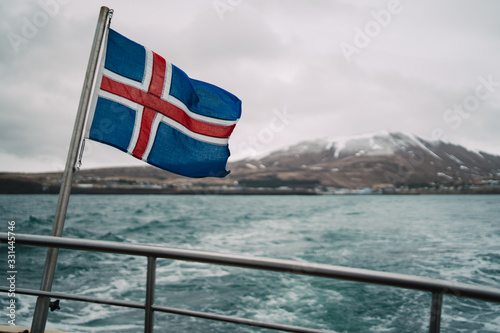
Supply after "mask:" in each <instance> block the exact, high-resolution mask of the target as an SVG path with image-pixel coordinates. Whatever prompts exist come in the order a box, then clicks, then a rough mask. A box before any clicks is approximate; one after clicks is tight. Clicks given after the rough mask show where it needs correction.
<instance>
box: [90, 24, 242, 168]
mask: <svg viewBox="0 0 500 333" xmlns="http://www.w3.org/2000/svg"><path fill="white" fill-rule="evenodd" d="M103 59H104V61H101V67H100V70H99V73H98V76H97V79H96V90H97V91H95V92H94V97H93V100H92V106H91V108H90V112H89V118H88V122H87V129H86V132H85V137H86V138H89V139H92V140H94V141H98V142H102V143H104V144H107V145H110V146H113V147H115V148H118V149H120V150H122V151H124V152H126V153H128V154H130V155H132V156H134V157H136V158H138V159H141V160H143V161H145V162H147V163H149V164H152V165H154V166H157V167H159V168H161V169H165V170H168V171H170V172H174V173H177V174H180V175H183V176H187V177H224V176H226V175H227V174H228V173H229V172H228V171H226V164H227V159H228V158H229V147H228V140H229V136H230V134H231V133H232V131H233V129H234V127H235V126H236V122H237V120H238V119H239V118H240V116H241V101H240V100H239V99H238V98H237V97H236V96H234V95H233V94H231V93H229V92H227V91H226V90H224V89H221V88H219V87H216V86H214V85H212V84H209V83H205V82H202V81H198V80H194V79H191V78H189V77H188V76H187V75H186V73H184V72H183V71H182V70H180V69H179V68H178V67H176V66H174V65H173V64H171V63H169V62H167V61H166V60H165V59H164V58H162V57H161V56H159V55H158V54H156V53H154V52H152V51H151V50H149V49H147V48H145V47H144V46H142V45H140V44H138V43H136V42H134V41H132V40H130V39H128V38H126V37H124V36H122V35H120V34H119V33H117V32H115V31H114V30H111V29H110V30H109V33H108V36H107V43H106V47H105V49H104V52H103Z"/></svg>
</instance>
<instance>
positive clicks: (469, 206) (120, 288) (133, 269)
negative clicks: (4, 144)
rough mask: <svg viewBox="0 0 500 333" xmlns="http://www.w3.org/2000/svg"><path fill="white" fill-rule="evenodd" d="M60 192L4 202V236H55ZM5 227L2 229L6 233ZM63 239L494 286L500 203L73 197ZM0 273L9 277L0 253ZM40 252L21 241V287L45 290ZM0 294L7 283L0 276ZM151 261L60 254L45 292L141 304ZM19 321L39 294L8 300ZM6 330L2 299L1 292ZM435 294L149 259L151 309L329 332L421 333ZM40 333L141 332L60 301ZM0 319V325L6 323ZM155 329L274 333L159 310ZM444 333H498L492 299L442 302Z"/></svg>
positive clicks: (99, 310) (27, 317)
mask: <svg viewBox="0 0 500 333" xmlns="http://www.w3.org/2000/svg"><path fill="white" fill-rule="evenodd" d="M56 202H57V196H53V195H1V196H0V218H1V222H0V228H3V230H0V231H1V232H7V231H8V229H7V228H8V224H7V222H8V221H16V229H15V231H16V233H18V234H37V235H50V233H51V228H52V221H53V218H54V213H55V206H56ZM1 226H3V227H1ZM63 236H65V237H74V238H84V239H94V240H107V241H115V242H123V243H144V244H154V245H162V246H169V247H179V248H184V249H197V250H207V251H217V252H222V253H233V254H242V255H251V256H259V257H267V258H278V259H291V260H300V261H308V262H314V263H323V264H331V265H340V266H348V267H356V268H365V269H374V270H380V271H385V272H395V273H402V274H411V275H417V276H423V277H430V278H438V279H445V280H449V281H457V282H463V283H471V284H478V285H483V286H492V287H496V288H500V196H498V195H488V196H482V195H408V196H403V195H369V196H361V195H359V196H292V195H291V196H236V195H234V196H222V195H221V196H216V195H193V196H191V195H180V196H174V195H73V196H71V199H70V205H69V209H68V214H67V220H66V224H65V227H64V234H63ZM0 246H1V249H2V250H1V252H0V253H3V254H4V255H2V257H3V258H2V257H0V271H1V272H2V274H3V275H4V276H5V275H6V274H7V270H8V269H7V246H6V245H5V244H1V245H0ZM45 255H46V249H45V248H38V247H30V246H22V245H17V246H16V269H17V271H18V272H17V276H16V278H17V280H16V287H17V288H32V289H38V288H39V287H40V281H41V275H42V270H43V265H44V262H45ZM2 280H3V282H2V283H1V285H3V286H7V283H8V282H7V280H6V279H5V278H3V279H2ZM145 280H146V259H145V258H142V257H132V256H126V255H114V254H105V253H96V252H86V251H71V250H64V249H62V250H60V252H59V258H58V265H57V271H56V277H55V280H54V284H53V288H52V290H53V291H58V292H66V293H76V294H79V295H85V296H95V297H101V298H112V299H118V300H129V301H135V302H143V301H144V297H145ZM16 300H17V305H18V308H17V313H16V324H17V325H19V326H30V325H31V324H30V323H31V316H32V314H33V310H34V304H35V300H36V298H35V297H33V296H25V295H19V294H16ZM0 301H1V304H0V305H1V307H2V309H4V311H3V312H2V311H0V324H1V323H4V324H6V323H7V321H8V320H9V318H8V317H7V310H5V309H6V307H7V305H8V302H9V299H8V297H7V294H4V293H2V294H0ZM430 303H431V295H430V294H429V293H426V292H420V291H413V290H405V289H398V288H391V287H385V286H376V285H370V284H364V283H356V282H348V281H339V280H329V279H325V278H314V277H306V276H296V275H291V274H284V273H275V272H262V271H255V270H250V269H243V268H235V267H225V266H216V265H208V264H199V263H192V262H182V261H173V260H166V259H158V261H157V276H156V289H155V304H158V305H164V306H171V307H178V308H185V309H190V310H195V311H208V312H214V313H218V314H225V315H230V316H239V317H244V318H249V319H254V320H261V321H269V322H278V323H283V324H289V325H297V326H306V327H311V328H318V329H326V330H332V331H336V332H394V333H401V332H408V333H415V332H427V331H428V326H429V317H430ZM60 307H61V310H58V311H54V312H49V317H48V324H47V329H58V330H63V331H67V332H75V333H79V332H134V333H135V332H141V331H143V323H144V312H143V311H142V310H135V309H128V308H120V307H113V306H108V305H100V304H92V303H83V302H75V301H67V300H61V303H60ZM1 316H3V318H2V317H1ZM155 331H156V332H176V333H177V332H271V331H270V330H265V329H259V328H252V327H245V326H239V325H234V324H228V323H220V322H215V321H211V320H204V319H197V318H190V317H185V316H178V315H171V314H163V313H155ZM441 332H482V333H487V332H500V304H498V303H489V302H483V301H479V300H473V299H463V298H459V297H455V296H444V305H443V314H442V324H441Z"/></svg>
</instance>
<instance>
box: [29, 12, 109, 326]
mask: <svg viewBox="0 0 500 333" xmlns="http://www.w3.org/2000/svg"><path fill="white" fill-rule="evenodd" d="M112 13H113V10H110V9H109V8H108V7H104V6H103V7H101V10H100V12H99V18H98V20H97V27H96V31H95V34H94V41H93V44H92V49H91V51H90V57H89V62H88V65H87V72H86V74H85V80H84V83H83V88H82V93H81V95H80V102H79V104H78V112H77V115H76V119H75V125H74V127H73V135H72V137H71V142H70V147H69V151H68V156H67V159H66V166H65V169H64V173H63V177H62V181H61V189H60V191H59V199H58V202H57V208H56V214H55V218H54V223H53V225H52V236H55V237H61V236H62V232H63V228H64V221H65V219H66V211H67V208H68V202H69V196H70V193H71V185H72V182H73V174H74V172H75V166H76V163H77V158H78V152H79V150H80V144H81V141H82V137H83V130H84V127H85V119H86V117H87V110H88V106H89V101H90V95H91V92H92V85H93V83H94V79H95V74H96V69H97V63H98V60H99V54H100V51H101V45H102V43H103V40H104V36H105V33H106V31H107V29H108V28H109V23H110V20H111V14H112ZM58 252H59V249H58V248H49V249H48V251H47V258H46V259H45V268H44V271H43V276H42V282H41V285H40V290H42V291H50V290H51V289H52V281H53V280H54V273H55V270H56V263H57V255H58ZM49 302H50V299H49V297H47V296H39V297H38V298H37V301H36V306H35V313H34V314H33V321H32V323H31V332H32V333H43V332H44V331H45V324H46V322H47V314H48V310H49Z"/></svg>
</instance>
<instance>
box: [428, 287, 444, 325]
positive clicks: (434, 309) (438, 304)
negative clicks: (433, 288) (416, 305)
mask: <svg viewBox="0 0 500 333" xmlns="http://www.w3.org/2000/svg"><path fill="white" fill-rule="evenodd" d="M442 307H443V294H442V293H441V292H433V293H432V303H431V322H430V325H429V333H439V330H440V329H441V309H442Z"/></svg>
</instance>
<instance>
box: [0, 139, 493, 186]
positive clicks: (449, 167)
mask: <svg viewBox="0 0 500 333" xmlns="http://www.w3.org/2000/svg"><path fill="white" fill-rule="evenodd" d="M229 169H230V170H231V174H229V176H227V177H226V178H202V179H191V178H186V177H181V176H177V175H174V174H171V173H168V172H165V171H163V170H161V169H158V168H155V167H151V166H143V167H122V168H105V169H93V170H81V171H79V172H77V174H76V176H75V186H74V188H73V191H74V193H317V190H319V191H326V192H328V191H330V190H333V191H337V189H339V188H347V189H355V188H365V187H371V188H372V189H383V190H384V191H389V192H391V191H392V189H394V188H400V189H401V188H403V189H404V188H419V189H424V191H421V192H423V193H425V189H426V188H430V189H433V190H435V189H440V190H445V191H448V189H458V190H462V189H466V190H469V189H470V190H473V191H472V192H474V193H493V192H494V193H499V192H500V186H499V183H500V156H496V155H492V154H488V153H485V152H478V151H471V150H467V149H466V148H464V147H462V146H459V145H454V144H451V143H445V142H442V141H435V142H431V141H426V140H424V139H422V138H419V137H417V136H414V135H411V134H405V133H395V132H379V133H373V134H365V135H357V136H350V137H337V138H323V139H317V140H312V141H304V142H300V143H297V144H294V145H291V146H289V147H286V148H284V149H280V150H277V151H274V152H272V153H270V154H267V155H266V156H263V157H259V158H252V159H245V160H240V161H237V162H234V163H231V164H230V165H229ZM60 179H61V174H60V173H51V174H8V173H6V174H0V193H58V191H59V184H60ZM261 188H265V190H264V192H263V190H262V189H261ZM458 192H460V193H462V192H461V191H458Z"/></svg>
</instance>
